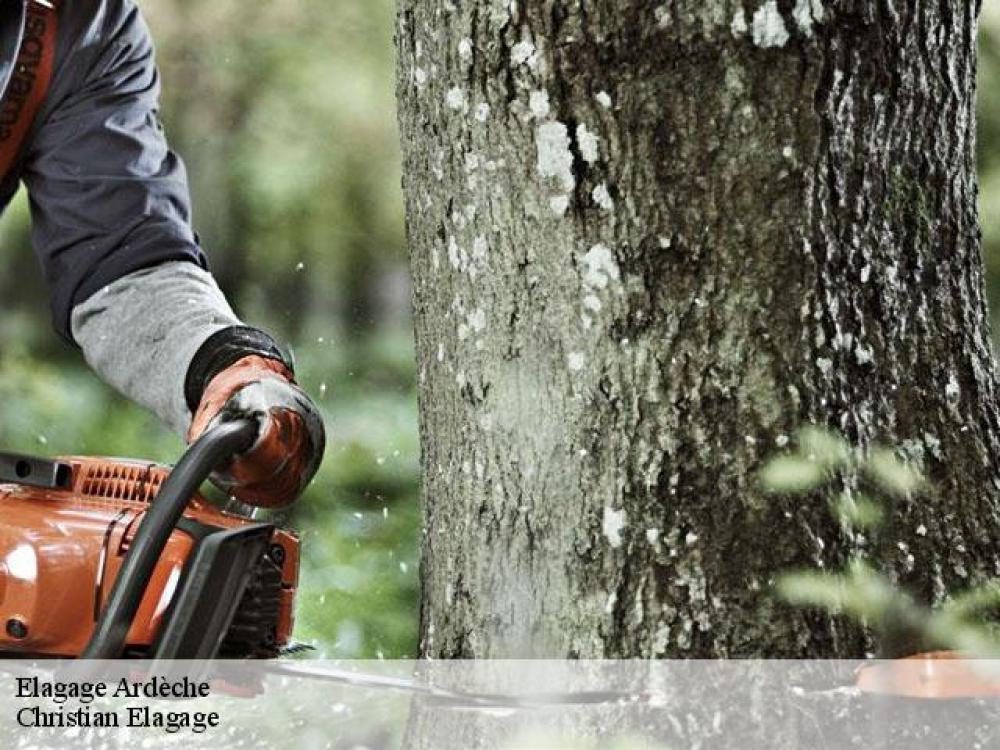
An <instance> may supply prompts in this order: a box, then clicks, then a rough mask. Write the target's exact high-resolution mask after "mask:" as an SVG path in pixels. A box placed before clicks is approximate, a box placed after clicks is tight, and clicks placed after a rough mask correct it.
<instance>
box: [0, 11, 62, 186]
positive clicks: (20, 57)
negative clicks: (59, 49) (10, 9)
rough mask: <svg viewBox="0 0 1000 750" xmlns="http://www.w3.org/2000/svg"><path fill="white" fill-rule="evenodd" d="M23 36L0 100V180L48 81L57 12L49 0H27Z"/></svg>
mask: <svg viewBox="0 0 1000 750" xmlns="http://www.w3.org/2000/svg"><path fill="white" fill-rule="evenodd" d="M27 6H28V7H27V15H26V17H25V21H24V36H23V37H22V38H21V47H20V49H19V50H18V53H17V59H16V60H15V62H14V67H13V68H12V69H11V72H10V80H9V81H8V83H7V91H6V92H5V93H4V97H3V100H2V101H0V179H2V178H3V177H6V176H7V173H8V172H10V170H11V169H13V168H14V165H15V164H16V163H17V158H18V156H19V154H20V153H21V147H22V146H23V145H24V139H25V138H26V137H27V135H28V131H29V130H30V129H31V124H32V122H34V120H35V115H36V114H38V110H39V109H40V108H41V106H42V102H44V101H45V95H46V93H47V92H48V90H49V83H50V81H51V80H52V67H53V60H54V58H55V52H56V25H57V22H58V15H57V12H56V6H55V3H54V2H52V1H50V0H28V3H27Z"/></svg>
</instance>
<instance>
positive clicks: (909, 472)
mask: <svg viewBox="0 0 1000 750" xmlns="http://www.w3.org/2000/svg"><path fill="white" fill-rule="evenodd" d="M864 467H865V470H866V471H867V473H868V474H869V475H870V476H871V477H872V479H874V480H875V481H876V482H877V483H878V484H879V486H881V487H882V489H883V490H885V491H886V492H890V493H899V494H908V493H910V492H914V491H916V490H918V489H920V487H921V486H922V485H923V482H924V480H923V477H922V476H921V474H920V472H919V471H917V470H916V469H914V468H913V467H911V466H909V465H907V464H905V463H903V462H902V461H901V460H900V459H899V458H897V457H896V454H895V453H894V452H893V451H892V450H889V449H888V448H873V449H872V451H871V453H870V454H869V456H868V458H867V459H866V461H865V463H864Z"/></svg>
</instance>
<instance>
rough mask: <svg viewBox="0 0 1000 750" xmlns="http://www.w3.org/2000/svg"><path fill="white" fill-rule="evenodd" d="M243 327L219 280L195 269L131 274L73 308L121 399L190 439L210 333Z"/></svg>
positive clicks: (77, 332) (89, 355)
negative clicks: (193, 392)
mask: <svg viewBox="0 0 1000 750" xmlns="http://www.w3.org/2000/svg"><path fill="white" fill-rule="evenodd" d="M238 325H241V324H240V321H239V319H238V318H237V317H236V315H235V314H234V313H233V311H232V309H231V308H230V307H229V304H228V303H227V302H226V299H225V297H224V296H223V295H222V292H221V291H219V287H218V286H217V285H216V283H215V280H214V279H213V278H212V277H211V275H209V273H208V272H207V271H204V270H203V269H201V268H198V266H196V265H194V264H193V263H184V262H173V263H165V264H163V265H161V266H157V267H155V268H150V269H145V270H141V271H137V272H134V273H131V274H129V275H128V276H125V277H123V278H121V279H118V280H117V281H115V282H113V283H112V284H109V285H108V286H107V287H105V288H104V289H101V290H100V291H98V292H97V293H96V294H94V295H92V296H91V297H90V298H89V299H87V300H86V301H85V302H82V303H81V304H79V305H77V306H76V307H75V308H73V314H72V332H73V336H74V338H75V339H76V341H77V343H78V344H79V345H80V347H81V348H82V349H83V355H84V357H85V358H86V360H87V363H88V364H89V365H90V366H91V367H92V368H93V369H94V370H95V371H96V372H97V374H98V375H100V376H101V377H102V378H103V379H104V380H105V381H106V382H107V383H109V384H110V385H112V386H113V387H114V388H115V389H117V390H118V391H119V392H120V393H122V394H123V395H125V396H127V397H128V398H130V399H132V400H133V401H135V402H137V403H139V404H142V405H143V406H145V407H147V408H148V409H150V410H152V411H153V412H154V413H155V414H157V415H158V416H159V417H160V418H161V419H163V420H164V421H165V422H167V424H169V425H170V426H171V427H172V428H173V429H174V430H175V431H177V432H178V433H180V434H181V435H184V434H185V433H186V432H187V429H188V425H189V424H190V421H191V411H190V408H189V407H188V404H187V401H186V399H185V393H184V384H185V380H186V378H187V373H188V370H189V368H190V366H191V361H192V359H193V358H194V356H195V353H196V352H197V351H198V349H199V348H200V347H201V345H202V344H204V343H205V341H206V340H207V339H208V338H209V337H210V336H212V334H214V333H216V332H218V331H220V330H222V329H224V328H229V327H231V326H238Z"/></svg>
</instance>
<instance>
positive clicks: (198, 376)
mask: <svg viewBox="0 0 1000 750" xmlns="http://www.w3.org/2000/svg"><path fill="white" fill-rule="evenodd" d="M248 356H257V357H263V358H265V359H271V360H275V361H277V362H280V363H281V364H282V365H283V366H284V367H285V369H286V370H288V372H289V375H290V378H289V379H290V380H292V379H293V378H294V374H295V368H294V367H293V365H292V361H291V358H290V357H289V356H288V355H287V354H286V353H285V352H284V351H283V350H282V348H281V347H280V346H278V344H277V343H276V342H275V340H274V339H272V338H271V337H270V336H268V335H267V334H266V333H264V332H263V331H261V330H260V329H257V328H251V327H250V326H230V327H228V328H223V329H222V330H221V331H216V332H215V333H213V334H212V335H211V336H209V337H208V338H207V339H205V343H203V344H202V345H201V346H200V347H199V348H198V351H197V352H195V355H194V357H193V358H192V359H191V364H190V365H189V366H188V371H187V375H186V377H185V379H184V400H185V401H186V402H187V406H188V409H189V410H190V411H191V413H192V414H194V413H195V412H196V411H197V410H198V405H199V404H200V403H201V400H202V397H203V395H204V393H205V389H206V388H207V387H208V384H209V383H210V382H212V380H213V379H214V378H215V376H216V375H218V374H219V373H221V372H223V371H224V370H226V369H228V368H229V367H230V366H232V365H233V364H235V363H236V362H238V361H239V360H241V359H243V358H244V357H248ZM293 382H294V380H293Z"/></svg>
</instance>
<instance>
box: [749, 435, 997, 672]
mask: <svg viewBox="0 0 1000 750" xmlns="http://www.w3.org/2000/svg"><path fill="white" fill-rule="evenodd" d="M760 479H761V482H762V483H763V485H764V487H765V488H766V489H767V490H769V491H770V492H775V493H783V494H793V495H794V494H808V493H810V492H812V491H814V490H815V491H824V490H825V491H826V493H827V494H828V495H829V496H830V497H831V502H830V509H831V511H832V513H833V516H834V518H835V519H836V520H837V521H838V523H839V524H840V525H841V527H842V528H843V529H844V530H845V531H848V532H853V533H859V534H863V535H867V536H868V537H870V538H871V539H872V541H873V543H872V544H871V545H870V547H869V550H868V552H866V553H862V552H861V551H860V547H859V551H858V552H857V553H855V554H854V555H853V556H852V557H851V558H850V560H848V562H847V565H846V567H845V569H844V570H843V571H836V572H829V571H825V570H798V571H791V572H787V573H785V574H783V575H782V576H781V577H780V578H779V579H778V585H777V591H778V593H779V594H780V595H781V596H782V598H784V599H785V600H786V601H788V602H789V603H791V604H795V605H798V606H802V607H810V608H816V609H825V610H827V611H829V612H831V613H834V614H843V615H848V616H850V617H853V618H855V619H857V620H859V621H860V622H862V623H864V624H866V625H867V626H869V627H871V628H872V629H873V630H874V632H875V633H876V634H878V635H879V637H880V638H881V639H882V643H883V647H884V648H887V649H888V650H889V651H890V653H888V654H885V655H888V656H893V655H897V654H896V653H893V650H894V649H898V648H899V647H900V646H905V650H903V651H901V652H900V654H910V653H914V652H921V651H931V650H936V649H942V648H944V649H953V650H957V651H961V652H962V653H964V654H966V655H967V656H969V657H974V658H988V659H996V658H998V657H1000V628H998V626H997V624H996V618H995V613H996V612H998V611H1000V579H998V580H993V581H990V582H988V583H986V584H983V585H980V586H976V587H972V588H970V589H968V590H966V591H963V592H958V593H953V594H952V595H951V596H950V597H949V598H948V600H947V601H945V602H944V603H942V604H941V605H940V606H938V607H936V608H934V609H931V608H929V607H927V606H926V605H924V604H921V603H918V602H917V601H915V600H914V599H913V597H912V596H910V594H909V593H908V592H907V591H905V590H904V589H903V588H901V587H900V586H898V585H897V584H896V583H895V582H894V581H892V580H891V579H890V578H889V577H888V576H887V575H886V574H884V573H882V572H880V571H879V570H877V569H876V568H877V567H878V566H879V564H880V563H881V562H882V561H884V559H885V544H884V542H885V541H887V540H883V539H881V537H882V536H883V534H884V528H883V520H884V519H885V518H886V515H887V514H886V513H885V512H884V508H885V507H891V505H892V501H893V499H894V498H898V497H905V496H910V495H911V494H912V493H915V492H919V491H931V492H932V491H933V487H932V486H931V484H930V483H929V482H928V481H927V480H926V479H925V478H924V477H923V476H922V474H921V472H920V470H919V469H918V468H917V467H916V466H914V465H912V464H910V463H907V462H904V461H902V460H900V459H899V458H898V457H897V455H896V452H895V451H893V450H892V449H890V448H885V447H882V446H874V447H872V448H869V449H868V450H866V451H860V450H854V449H852V447H851V446H850V445H848V443H847V442H846V441H845V440H844V439H843V438H841V437H840V436H839V435H836V434H834V433H832V432H828V431H827V430H824V429H822V428H818V427H815V426H809V427H805V428H803V429H801V430H800V431H799V433H798V436H797V440H796V442H795V445H794V447H793V448H792V449H791V450H789V451H787V452H785V453H782V454H780V455H777V456H775V457H773V458H772V459H771V460H770V461H769V462H768V463H767V464H765V466H764V467H763V469H762V470H761V472H760ZM838 480H844V481H841V482H839V484H840V485H844V484H846V485H847V487H846V488H844V489H841V490H840V491H839V492H838V491H836V490H832V487H834V486H836V485H837V484H838ZM859 486H860V487H864V489H858V487H859ZM866 490H867V491H868V492H875V493H878V494H877V496H876V497H871V496H869V494H866ZM861 538H863V537H861V536H859V537H858V539H859V541H860V539H861Z"/></svg>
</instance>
